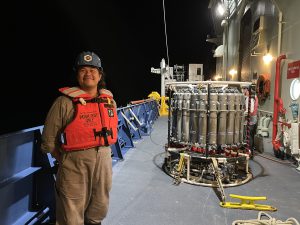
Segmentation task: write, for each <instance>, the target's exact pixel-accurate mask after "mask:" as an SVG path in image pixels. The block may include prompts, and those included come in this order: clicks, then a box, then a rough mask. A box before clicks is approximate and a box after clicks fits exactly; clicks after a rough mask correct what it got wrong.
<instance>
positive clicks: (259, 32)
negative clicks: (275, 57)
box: [250, 16, 266, 54]
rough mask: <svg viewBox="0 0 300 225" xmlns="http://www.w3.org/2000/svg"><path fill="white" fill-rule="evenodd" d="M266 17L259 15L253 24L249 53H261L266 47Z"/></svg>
mask: <svg viewBox="0 0 300 225" xmlns="http://www.w3.org/2000/svg"><path fill="white" fill-rule="evenodd" d="M265 33H266V18H265V17H264V16H260V17H259V18H258V19H257V20H256V21H255V22H254V24H253V29H252V37H251V45H250V46H251V53H252V54H262V53H264V51H265V48H266V38H265Z"/></svg>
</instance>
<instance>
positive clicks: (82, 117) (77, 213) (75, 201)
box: [41, 51, 118, 225]
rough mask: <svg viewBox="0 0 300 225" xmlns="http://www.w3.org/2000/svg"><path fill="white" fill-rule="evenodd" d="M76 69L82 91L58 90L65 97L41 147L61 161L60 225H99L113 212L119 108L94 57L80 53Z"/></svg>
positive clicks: (52, 113) (60, 99) (47, 126)
mask: <svg viewBox="0 0 300 225" xmlns="http://www.w3.org/2000/svg"><path fill="white" fill-rule="evenodd" d="M74 69H75V71H76V76H77V82H78V87H71V88H69V87H65V88H60V89H59V91H60V92H61V93H62V96H60V97H58V98H57V99H56V100H55V102H54V103H53V105H52V107H51V109H50V111H49V112H48V115H47V118H46V122H45V126H44V129H43V134H42V144H41V149H42V150H43V151H44V152H46V153H51V155H52V156H53V157H54V158H55V159H56V160H57V161H58V163H59V167H58V172H57V175H56V185H55V188H56V224H57V225H83V224H84V225H92V224H93V225H96V224H97V225H99V224H101V221H102V220H103V219H104V218H105V217H106V214H107V211H108V204H109V192H110V189H111V185H112V159H111V148H110V145H112V144H114V143H115V142H116V140H117V124H118V118H117V113H116V104H115V101H114V100H113V95H112V93H111V92H110V91H108V90H106V89H104V88H105V82H104V72H103V68H102V66H101V60H100V58H99V57H98V56H97V55H96V54H95V53H93V52H89V51H87V52H82V53H80V54H79V55H78V57H77V59H76V62H75V66H74Z"/></svg>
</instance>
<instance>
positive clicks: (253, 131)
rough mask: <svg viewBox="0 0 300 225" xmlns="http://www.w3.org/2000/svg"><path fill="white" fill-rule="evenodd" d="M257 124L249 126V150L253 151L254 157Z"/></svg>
mask: <svg viewBox="0 0 300 225" xmlns="http://www.w3.org/2000/svg"><path fill="white" fill-rule="evenodd" d="M256 128H257V123H256V124H253V125H250V126H249V148H250V151H251V155H252V156H253V155H254V148H255V145H254V136H255V134H256Z"/></svg>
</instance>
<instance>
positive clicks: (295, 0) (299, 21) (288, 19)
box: [271, 0, 300, 119]
mask: <svg viewBox="0 0 300 225" xmlns="http://www.w3.org/2000/svg"><path fill="white" fill-rule="evenodd" d="M276 2H278V5H279V7H280V9H281V11H282V17H283V22H284V23H283V27H282V45H281V46H282V48H281V53H284V54H285V55H286V56H287V59H286V60H284V61H283V63H282V66H281V67H282V73H281V81H282V82H281V87H280V88H281V98H282V100H283V103H284V107H285V108H286V110H287V114H286V115H287V118H288V119H292V112H291V109H290V107H289V105H290V103H291V102H292V99H291V97H290V85H291V83H292V81H293V79H287V68H288V63H291V62H294V61H298V60H300V42H299V40H300V1H299V0H289V1H286V0H280V1H276ZM273 47H274V48H275V49H276V46H275V45H274V46H273ZM275 49H274V50H275ZM273 64H274V66H273V67H272V74H275V62H274V63H273ZM272 86H273V87H271V88H274V79H272ZM272 94H273V93H272ZM297 102H298V103H299V104H300V98H298V100H297ZM298 118H299V117H298Z"/></svg>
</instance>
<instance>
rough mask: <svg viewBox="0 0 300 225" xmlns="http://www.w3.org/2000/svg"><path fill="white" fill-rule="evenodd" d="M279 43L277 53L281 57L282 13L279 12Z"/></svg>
mask: <svg viewBox="0 0 300 225" xmlns="http://www.w3.org/2000/svg"><path fill="white" fill-rule="evenodd" d="M278 10H279V8H278ZM278 17H279V18H278V43H277V52H278V56H279V55H280V52H281V36H282V12H281V11H280V10H279V14H278Z"/></svg>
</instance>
